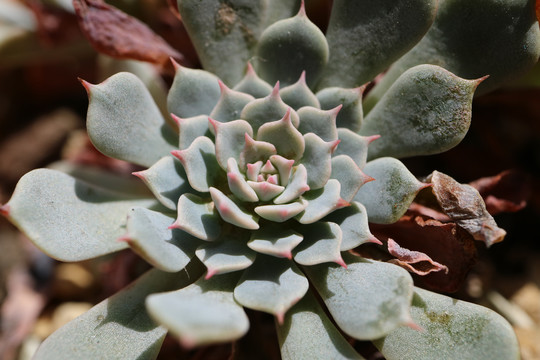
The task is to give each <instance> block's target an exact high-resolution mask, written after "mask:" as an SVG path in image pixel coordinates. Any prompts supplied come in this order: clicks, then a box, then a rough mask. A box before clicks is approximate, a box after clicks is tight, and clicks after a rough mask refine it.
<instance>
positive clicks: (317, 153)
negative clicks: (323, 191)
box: [301, 133, 339, 190]
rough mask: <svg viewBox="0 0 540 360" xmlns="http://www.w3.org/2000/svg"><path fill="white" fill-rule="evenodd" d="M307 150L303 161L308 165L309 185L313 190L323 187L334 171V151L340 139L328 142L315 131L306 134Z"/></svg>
mask: <svg viewBox="0 0 540 360" xmlns="http://www.w3.org/2000/svg"><path fill="white" fill-rule="evenodd" d="M304 141H305V144H306V145H305V152H304V156H303V157H302V160H301V163H302V164H303V165H304V166H305V167H306V170H307V174H308V181H307V182H308V185H309V188H310V189H312V190H315V189H320V188H322V187H323V186H324V185H325V184H326V182H327V181H328V179H329V178H330V174H331V172H332V153H333V152H334V150H335V149H336V146H337V145H338V143H339V140H336V141H331V142H326V141H324V140H323V139H321V138H320V137H318V136H317V135H315V134H313V133H307V134H306V135H304Z"/></svg>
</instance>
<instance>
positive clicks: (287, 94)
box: [279, 71, 321, 110]
mask: <svg viewBox="0 0 540 360" xmlns="http://www.w3.org/2000/svg"><path fill="white" fill-rule="evenodd" d="M279 95H280V96H281V99H282V100H283V102H285V103H286V104H287V105H288V106H290V107H291V108H293V109H294V110H298V109H300V108H301V107H304V106H311V107H314V108H317V109H320V108H321V105H320V104H319V100H318V99H317V97H316V96H315V94H314V93H313V92H312V91H311V89H310V88H309V87H308V86H307V84H306V72H305V71H303V72H302V74H301V75H300V79H298V81H297V82H295V83H294V84H291V85H289V86H286V87H284V88H283V89H281V90H280V91H279Z"/></svg>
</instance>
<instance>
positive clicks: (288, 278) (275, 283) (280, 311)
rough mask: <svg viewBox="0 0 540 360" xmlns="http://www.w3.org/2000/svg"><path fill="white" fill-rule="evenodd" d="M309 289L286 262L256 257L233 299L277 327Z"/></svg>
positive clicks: (278, 259)
mask: <svg viewBox="0 0 540 360" xmlns="http://www.w3.org/2000/svg"><path fill="white" fill-rule="evenodd" d="M308 287H309V284H308V280H307V279H306V278H305V276H304V275H303V274H302V272H301V271H300V270H299V269H298V268H297V267H296V266H295V265H294V263H293V262H291V261H290V260H288V259H281V258H277V257H275V256H265V255H259V256H257V259H256V260H255V263H254V264H253V265H252V266H250V267H249V268H248V269H247V270H246V271H244V273H243V275H242V277H241V278H240V281H239V282H238V285H237V286H236V288H235V289H234V298H235V299H236V301H238V302H239V303H240V304H242V305H244V306H245V307H247V308H250V309H254V310H260V311H265V312H268V313H270V314H273V315H275V316H276V317H277V319H278V321H279V322H280V323H282V322H283V316H284V315H285V313H286V312H287V310H288V309H289V308H290V307H291V306H293V305H294V304H296V303H297V302H298V300H300V299H301V298H302V297H303V296H304V294H305V293H306V292H307V290H308Z"/></svg>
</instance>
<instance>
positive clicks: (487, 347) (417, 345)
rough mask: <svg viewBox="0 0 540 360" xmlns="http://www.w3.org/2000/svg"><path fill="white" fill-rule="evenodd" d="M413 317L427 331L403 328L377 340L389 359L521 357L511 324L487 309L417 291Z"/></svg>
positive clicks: (424, 359)
mask: <svg viewBox="0 0 540 360" xmlns="http://www.w3.org/2000/svg"><path fill="white" fill-rule="evenodd" d="M411 315H412V317H413V320H414V322H415V323H416V324H417V325H418V326H419V327H421V328H422V329H424V330H423V331H418V330H415V329H410V328H407V327H400V328H398V329H396V330H394V331H392V332H391V333H390V334H388V335H387V336H386V337H384V338H381V339H379V340H375V342H374V343H375V345H376V346H377V347H378V348H379V349H380V350H381V352H382V353H383V355H384V357H385V358H386V359H400V360H413V359H414V360H428V359H494V360H506V359H519V358H520V350H519V345H518V342H517V339H516V336H515V333H514V331H513V329H512V327H511V326H510V324H508V322H507V321H506V320H505V319H504V318H503V317H502V316H500V315H499V314H497V313H495V312H494V311H492V310H490V309H487V308H485V307H482V306H479V305H475V304H471V303H467V302H465V301H461V300H456V299H452V298H450V297H447V296H444V295H440V294H436V293H433V292H430V291H427V290H423V289H420V288H415V294H414V297H413V302H412V307H411ZM448 344H452V346H448Z"/></svg>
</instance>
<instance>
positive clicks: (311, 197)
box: [297, 179, 350, 224]
mask: <svg viewBox="0 0 540 360" xmlns="http://www.w3.org/2000/svg"><path fill="white" fill-rule="evenodd" d="M340 189H341V186H340V184H339V181H337V180H336V179H330V180H328V182H327V183H326V185H324V187H323V188H322V189H317V190H311V191H308V192H306V193H305V194H304V195H303V198H304V199H305V200H306V201H307V203H308V205H307V207H306V208H305V210H304V212H303V213H302V214H300V215H299V216H298V217H297V219H298V221H299V222H300V223H302V224H311V223H314V222H315V221H317V220H320V219H322V218H323V217H325V216H326V215H328V214H329V213H331V212H332V211H334V210H337V209H340V208H342V207H344V206H349V205H350V204H349V203H348V202H346V201H345V200H343V199H342V198H341V196H340Z"/></svg>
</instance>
